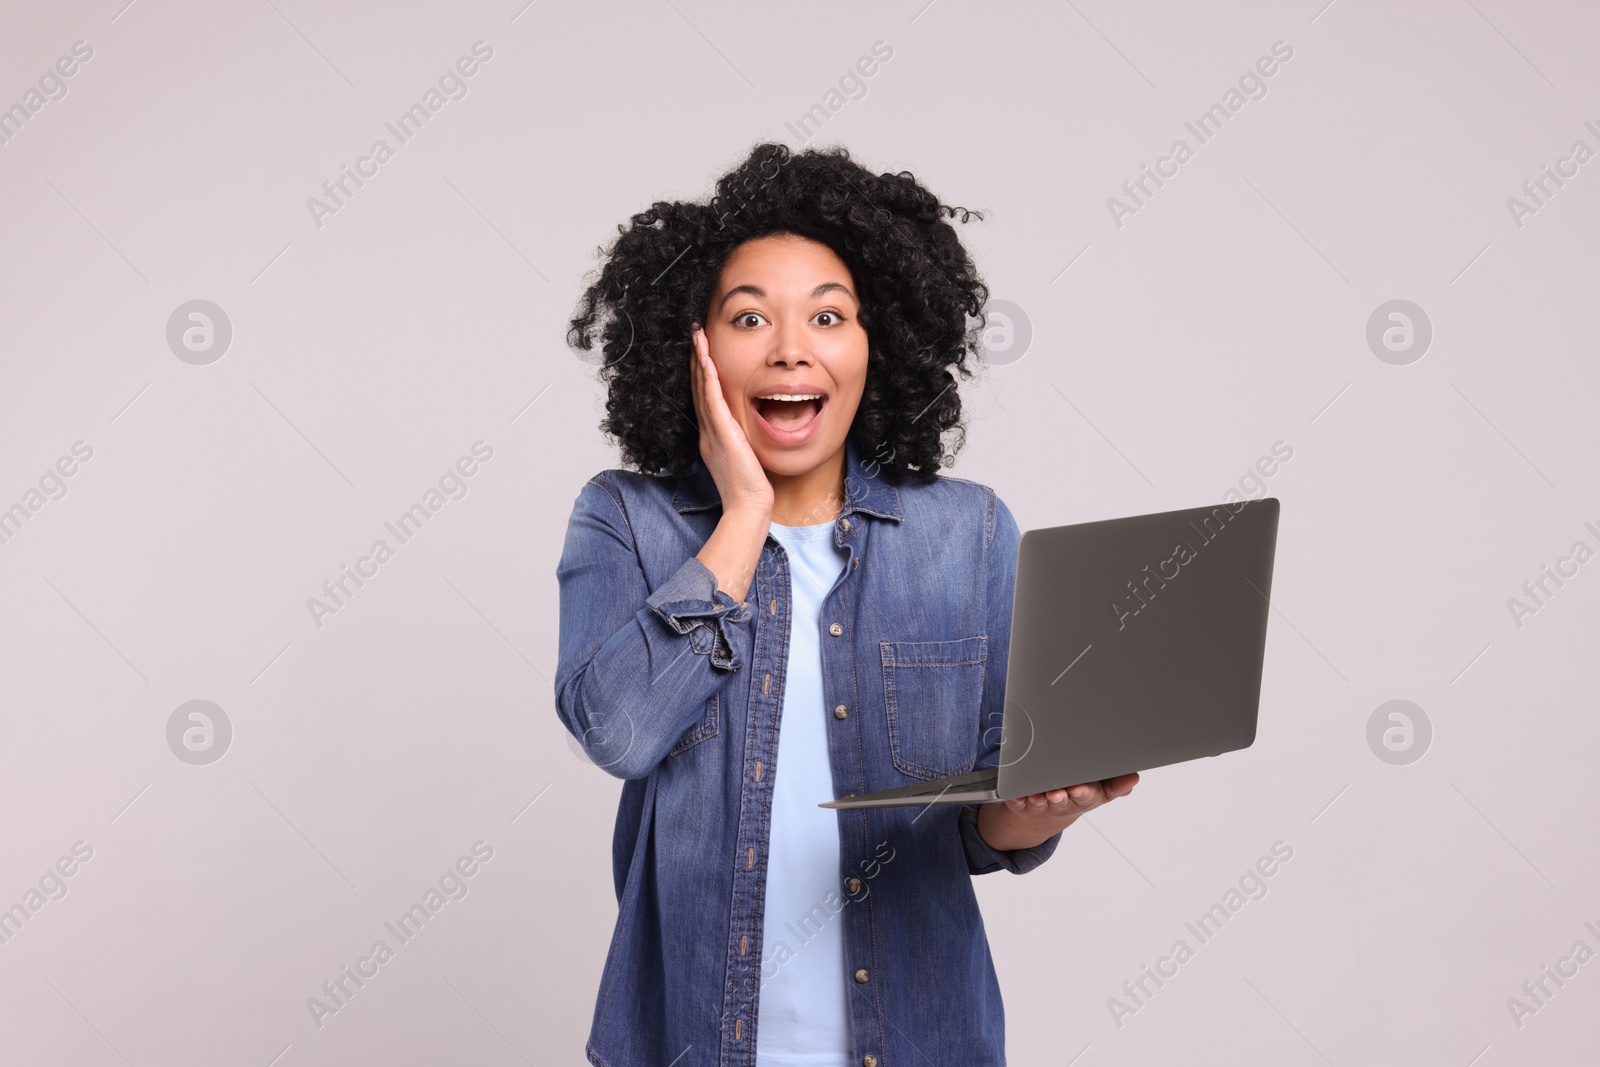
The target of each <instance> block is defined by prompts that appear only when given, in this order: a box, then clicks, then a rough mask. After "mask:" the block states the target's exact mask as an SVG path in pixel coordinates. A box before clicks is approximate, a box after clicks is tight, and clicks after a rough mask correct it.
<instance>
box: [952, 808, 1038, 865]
mask: <svg viewBox="0 0 1600 1067" xmlns="http://www.w3.org/2000/svg"><path fill="white" fill-rule="evenodd" d="M956 822H957V824H958V825H959V826H960V827H961V843H962V845H963V846H964V847H965V848H966V852H967V870H968V871H970V872H971V873H973V874H989V873H991V872H994V871H1000V870H1005V871H1010V872H1011V873H1012V874H1027V873H1028V872H1029V871H1031V870H1033V869H1034V868H1035V867H1037V866H1039V864H1041V863H1043V862H1044V861H1045V860H1047V859H1049V858H1050V855H1051V853H1053V852H1055V850H1056V846H1057V845H1059V844H1060V843H1061V835H1060V834H1059V833H1057V834H1055V835H1054V836H1052V837H1049V838H1047V839H1046V840H1044V841H1041V842H1040V843H1039V844H1037V845H1034V846H1033V847H1032V848H1017V849H1012V850H1011V851H1009V852H1002V851H1001V850H999V849H997V848H993V847H991V846H990V844H989V842H987V841H985V840H984V839H983V835H982V834H981V833H979V832H978V805H977V804H963V805H961V817H960V818H959V819H957V820H956Z"/></svg>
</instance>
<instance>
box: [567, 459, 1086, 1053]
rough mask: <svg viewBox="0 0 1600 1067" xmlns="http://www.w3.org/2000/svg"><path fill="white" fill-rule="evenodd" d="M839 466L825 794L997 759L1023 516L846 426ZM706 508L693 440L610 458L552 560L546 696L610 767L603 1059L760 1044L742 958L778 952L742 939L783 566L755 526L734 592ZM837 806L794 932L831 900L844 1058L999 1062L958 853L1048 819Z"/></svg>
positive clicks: (760, 881)
mask: <svg viewBox="0 0 1600 1067" xmlns="http://www.w3.org/2000/svg"><path fill="white" fill-rule="evenodd" d="M845 472H846V473H845V502H844V508H843V512H842V513H841V514H840V515H839V517H838V518H837V519H836V520H835V521H834V523H833V537H834V540H835V544H837V545H838V546H840V547H841V548H842V549H844V550H845V551H846V552H847V553H848V556H849V562H848V563H847V564H846V565H845V569H844V572H843V574H842V575H841V577H840V578H839V580H838V582H837V583H836V584H835V585H834V587H833V589H832V591H831V592H830V593H829V594H828V596H827V598H826V599H825V600H824V602H823V612H822V616H823V617H822V622H823V630H822V634H821V636H820V640H821V642H822V678H823V691H824V696H825V698H826V702H827V704H828V705H829V706H830V707H831V709H832V712H831V715H830V716H829V718H828V726H829V737H828V756H829V762H830V765H831V771H832V776H833V789H832V792H831V793H830V794H829V795H828V796H818V797H817V800H818V801H819V802H820V801H823V800H827V799H832V798H834V797H842V796H850V795H852V794H859V793H866V792H871V791H873V790H878V789H887V788H890V787H893V786H903V785H911V784H914V783H917V782H922V781H930V780H934V779H939V778H943V777H946V776H949V775H954V774H960V773H963V772H965V771H970V770H973V769H974V768H975V767H992V766H994V765H995V764H996V763H997V761H998V759H999V747H1000V725H1001V708H1002V707H1003V706H1004V698H1005V692H1004V690H1005V674H1006V657H1007V652H1008V650H1009V647H1010V635H1011V601H1012V589H1013V586H1014V583H1015V576H1016V557H1017V545H1018V542H1019V540H1020V538H1021V535H1020V532H1019V531H1018V529H1017V524H1016V521H1015V519H1013V518H1012V516H1011V512H1010V510H1009V509H1008V508H1007V507H1006V506H1005V504H1004V503H1003V502H1002V501H1001V500H1000V499H999V497H997V496H996V495H995V492H994V490H992V489H990V488H988V487H987V486H983V485H979V484H977V483H975V482H970V481H967V480H964V479H960V478H950V477H940V478H938V479H937V480H935V481H934V482H933V483H932V484H930V485H900V486H896V485H894V484H892V483H890V482H889V481H888V480H887V479H885V478H884V477H883V475H882V471H881V470H880V469H879V468H878V467H877V466H876V465H874V464H872V463H870V462H863V458H862V456H861V454H860V453H859V451H858V449H857V448H856V446H855V445H854V444H853V443H852V444H850V445H848V446H847V459H846V468H845ZM721 514H722V512H721V505H720V498H719V496H718V493H717V488H716V484H715V482H714V481H713V480H712V478H711V475H710V473H709V472H708V471H707V470H706V468H705V465H704V464H703V463H701V462H698V461H697V462H696V464H695V466H694V467H693V468H691V470H690V471H689V472H688V473H687V474H686V475H684V476H683V477H681V478H677V477H671V476H668V475H644V474H637V473H631V472H627V471H617V470H611V471H606V472H604V473H602V474H598V475H596V476H595V477H594V478H592V479H590V481H589V482H588V483H587V484H585V485H584V487H583V489H582V490H581V491H580V492H579V494H578V498H577V502H576V504H575V505H574V508H573V512H572V517H571V519H570V520H569V523H568V526H567V535H566V543H565V545H564V547H563V550H562V554H561V560H560V563H559V564H558V566H557V569H556V577H557V580H558V582H559V583H560V596H561V626H560V663H559V665H558V667H557V671H556V678H555V693H556V710H557V713H558V714H559V715H560V717H561V721H562V722H563V723H564V724H565V725H566V727H567V728H568V729H569V730H571V731H572V733H573V735H574V736H575V737H576V738H577V739H578V741H579V743H580V744H581V745H582V746H583V749H584V751H585V752H586V753H587V754H588V756H589V757H590V758H591V759H592V760H593V761H594V762H595V763H596V764H597V765H598V766H600V767H602V768H604V769H605V770H607V771H608V772H610V773H611V774H613V775H615V776H617V777H619V778H622V779H624V780H625V784H624V786H623V790H622V799H621V801H620V803H619V805H618V809H617V820H616V828H615V833H614V837H613V841H612V852H611V856H612V874H613V881H614V883H615V888H616V894H617V903H618V915H617V924H616V928H615V931H614V933H613V935H612V939H611V947H610V951H609V953H608V954H607V957H606V962H605V969H604V972H603V974H602V976H601V980H600V990H599V996H598V998H597V1002H596V1005H595V1014H594V1023H593V1027H592V1029H591V1031H590V1035H589V1042H588V1048H587V1050H586V1051H587V1053H588V1058H589V1062H590V1063H592V1064H595V1065H597V1067H669V1065H670V1067H753V1064H754V1063H755V1051H756V1042H757V1041H758V1040H759V1035H758V1034H757V1033H756V1028H755V1020H756V1017H757V1015H756V1004H757V995H758V993H759V989H760V984H761V968H762V967H763V966H766V967H768V968H769V969H770V968H772V967H774V966H781V964H782V957H781V956H775V955H774V954H773V953H770V952H766V951H763V946H762V944H761V940H762V919H763V912H762V905H763V899H764V896H765V892H764V890H765V879H766V871H767V845H768V832H769V827H770V823H771V797H772V781H773V775H774V773H776V772H778V771H779V768H777V767H776V766H775V765H774V763H775V760H776V755H777V747H778V729H779V722H780V718H781V716H782V714H783V708H782V694H783V691H784V684H783V683H784V670H785V668H786V666H787V660H788V649H789V620H790V592H789V574H788V565H787V561H786V557H785V555H784V551H783V548H782V546H781V545H779V544H778V542H777V541H776V540H775V539H773V538H772V537H771V536H770V535H769V536H768V538H767V541H766V544H765V546H764V547H763V548H762V551H761V556H760V560H759V563H758V565H757V568H756V572H755V575H754V578H753V581H752V582H751V585H750V588H749V591H748V593H747V596H746V601H745V603H744V604H738V603H736V602H735V601H734V600H733V599H732V598H731V597H730V596H729V595H728V594H727V593H726V592H723V591H722V590H719V589H718V588H717V583H716V577H715V575H713V574H712V572H711V571H710V569H708V568H707V567H706V566H705V565H704V564H703V563H701V562H700V561H699V560H697V559H696V558H695V554H696V553H697V552H699V551H700V549H701V547H702V546H703V545H704V544H705V542H706V540H707V539H708V538H709V537H710V536H711V533H712V531H713V530H714V529H715V528H716V525H717V521H718V519H719V518H720V517H721ZM837 817H838V821H839V846H840V848H839V851H840V869H839V872H838V888H837V892H836V893H834V894H830V895H829V896H828V897H827V898H825V899H823V900H819V901H817V902H816V905H815V907H814V908H813V909H812V914H811V916H810V917H809V919H808V920H805V921H802V922H801V923H800V924H799V926H797V927H795V932H796V934H797V935H799V936H798V937H797V940H800V939H802V938H803V937H804V936H805V935H806V933H807V932H814V931H815V930H817V929H820V928H821V925H822V924H825V923H829V922H837V923H842V924H843V926H842V930H843V937H844V946H845V963H846V968H847V974H846V975H845V976H844V980H845V984H846V987H847V989H848V991H849V998H848V1000H849V1013H850V1026H851V1032H852V1036H853V1045H854V1047H853V1050H852V1053H851V1062H852V1063H855V1064H860V1065H862V1067H900V1065H904V1067H920V1065H925V1064H930V1063H932V1064H939V1065H941V1067H943V1065H946V1064H949V1065H960V1067H984V1065H990V1064H995V1065H998V1064H1003V1063H1004V1062H1005V1035H1004V1013H1003V1009H1002V1007H1001V1000H1000V987H999V983H998V981H997V980H996V977H995V972H994V965H993V962H992V961H991V959H990V956H989V946H988V941H987V939H986V937H985V935H984V929H983V920H982V917H981V916H980V914H979V911H978V904H977V899H976V897H975V895H974V893H973V888H972V877H971V876H972V875H975V874H986V873H989V872H991V871H999V870H1007V871H1011V872H1012V873H1016V874H1021V873H1024V872H1026V871H1029V870H1031V869H1032V868H1034V867H1036V866H1038V865H1039V864H1040V863H1043V862H1044V861H1045V860H1046V859H1047V858H1049V856H1050V854H1051V853H1052V852H1054V851H1055V848H1056V845H1057V843H1058V841H1059V835H1057V836H1055V837H1052V838H1050V839H1049V840H1047V841H1045V842H1044V843H1043V844H1040V845H1037V846H1035V847H1033V848H1027V849H1018V850H1015V851H1009V852H1007V851H999V850H996V849H993V848H991V847H989V845H988V844H987V843H985V842H984V840H983V839H982V837H981V836H979V833H978V822H977V819H978V806H977V805H970V804H969V805H957V804H944V805H931V806H923V807H890V808H866V809H858V810H853V811H839V812H838V813H837ZM799 951H804V948H803V947H801V948H800V949H799ZM769 957H772V958H770V959H769Z"/></svg>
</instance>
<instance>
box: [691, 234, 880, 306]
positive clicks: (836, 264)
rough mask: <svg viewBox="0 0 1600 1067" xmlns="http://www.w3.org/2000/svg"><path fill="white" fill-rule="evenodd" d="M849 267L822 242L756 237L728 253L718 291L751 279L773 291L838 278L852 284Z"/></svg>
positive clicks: (787, 236)
mask: <svg viewBox="0 0 1600 1067" xmlns="http://www.w3.org/2000/svg"><path fill="white" fill-rule="evenodd" d="M852 280H853V279H852V278H851V276H850V268H849V267H847V266H846V265H845V262H844V260H842V259H840V258H839V256H838V255H837V254H836V253H835V252H834V251H833V249H831V248H829V247H828V246H827V245H825V244H823V243H822V242H820V241H814V240H812V239H811V238H809V237H799V236H796V235H794V234H771V235H768V236H766V237H754V238H751V239H750V240H748V241H745V242H744V243H742V244H740V245H739V246H738V247H737V248H735V249H734V250H733V251H732V252H731V253H729V254H728V259H727V262H725V263H724V264H723V265H722V273H721V274H720V275H719V277H718V279H717V293H718V294H721V293H723V292H725V291H726V290H727V289H729V288H732V287H733V286H736V285H745V284H750V283H752V282H757V283H761V284H763V287H764V288H767V289H768V290H769V292H770V291H772V289H773V287H777V288H779V289H781V288H783V287H784V286H789V287H792V288H795V289H806V290H809V289H811V288H812V287H813V286H814V285H816V284H817V283H818V282H826V281H835V282H843V283H845V284H846V285H849V284H850V283H851V282H852Z"/></svg>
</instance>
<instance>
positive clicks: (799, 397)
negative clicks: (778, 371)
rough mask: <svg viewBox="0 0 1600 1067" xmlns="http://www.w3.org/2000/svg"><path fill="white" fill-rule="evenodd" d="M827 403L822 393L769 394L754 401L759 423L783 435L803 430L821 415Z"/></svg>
mask: <svg viewBox="0 0 1600 1067" xmlns="http://www.w3.org/2000/svg"><path fill="white" fill-rule="evenodd" d="M827 403H828V398H827V397H826V396H825V395H824V394H822V393H769V394H767V395H766V396H758V397H756V398H755V399H754V404H755V409H756V414H757V415H759V416H760V417H761V421H762V422H764V423H766V424H767V425H768V426H770V427H772V428H773V429H774V430H777V431H779V432H781V433H785V434H792V433H796V432H798V431H800V430H803V429H805V428H806V427H807V426H808V425H810V424H811V423H812V422H813V421H814V420H815V419H816V418H817V416H819V415H821V414H822V409H823V408H824V407H825V406H826V405H827Z"/></svg>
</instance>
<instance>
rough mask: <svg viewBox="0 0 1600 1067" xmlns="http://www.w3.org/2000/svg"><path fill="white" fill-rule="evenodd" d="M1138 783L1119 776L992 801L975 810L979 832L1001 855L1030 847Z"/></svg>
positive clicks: (1131, 777) (1132, 776)
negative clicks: (976, 811)
mask: <svg viewBox="0 0 1600 1067" xmlns="http://www.w3.org/2000/svg"><path fill="white" fill-rule="evenodd" d="M1138 784H1139V774H1138V772H1137V771H1135V772H1134V773H1132V774H1122V775H1118V776H1117V777H1115V778H1107V779H1105V780H1103V781H1099V782H1085V783H1084V784H1082V785H1074V786H1068V787H1067V788H1065V789H1052V790H1049V791H1048V792H1044V793H1034V794H1033V795H1032V796H1026V797H1015V798H1013V799H1011V800H1003V801H995V802H993V803H990V804H985V805H984V806H983V807H981V808H979V809H978V833H979V834H980V835H981V836H982V837H983V839H984V840H985V841H987V842H988V843H989V847H990V848H993V849H995V850H997V851H1000V852H1009V851H1011V850H1012V849H1018V848H1032V847H1033V846H1035V845H1039V844H1043V843H1044V842H1045V841H1048V840H1049V839H1050V838H1052V837H1054V836H1055V835H1056V834H1058V833H1060V832H1061V831H1062V830H1065V829H1066V828H1067V827H1069V826H1071V825H1072V824H1073V823H1074V822H1076V821H1077V820H1078V816H1080V815H1082V814H1083V813H1084V812H1086V811H1093V810H1094V809H1095V808H1098V807H1099V806H1100V805H1102V804H1105V803H1108V802H1110V801H1112V800H1115V799H1116V798H1117V797H1125V796H1127V795H1128V794H1129V793H1131V792H1133V787H1134V786H1135V785H1138Z"/></svg>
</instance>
